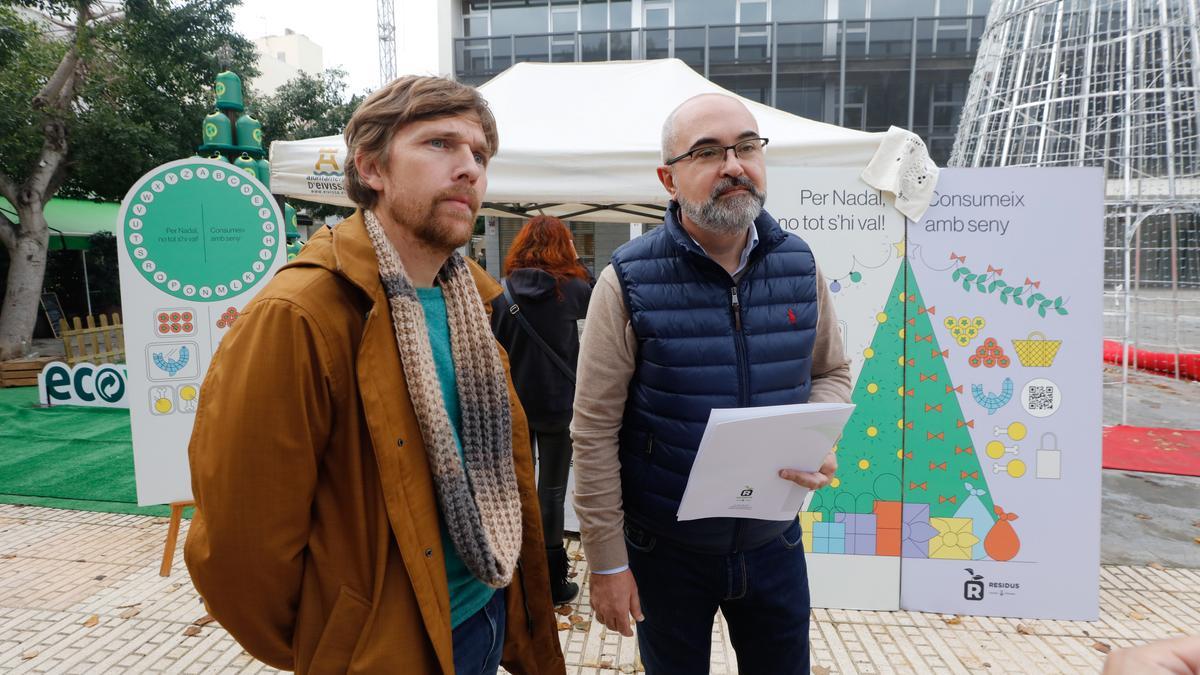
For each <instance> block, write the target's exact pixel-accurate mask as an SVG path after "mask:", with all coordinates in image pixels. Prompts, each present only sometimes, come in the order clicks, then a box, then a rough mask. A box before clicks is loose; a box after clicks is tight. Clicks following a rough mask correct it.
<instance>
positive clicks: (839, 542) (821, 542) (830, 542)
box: [812, 522, 846, 553]
mask: <svg viewBox="0 0 1200 675" xmlns="http://www.w3.org/2000/svg"><path fill="white" fill-rule="evenodd" d="M812 541H813V553H845V552H846V525H845V524H843V523H820V522H818V523H813V534H812Z"/></svg>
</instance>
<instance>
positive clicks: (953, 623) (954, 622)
mask: <svg viewBox="0 0 1200 675" xmlns="http://www.w3.org/2000/svg"><path fill="white" fill-rule="evenodd" d="M942 621H945V622H946V625H947V626H957V625H959V624H960V623H962V617H961V616H958V615H957V614H955V615H954V616H952V617H950V618H949V619H942Z"/></svg>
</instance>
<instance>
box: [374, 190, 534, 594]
mask: <svg viewBox="0 0 1200 675" xmlns="http://www.w3.org/2000/svg"><path fill="white" fill-rule="evenodd" d="M363 216H364V220H365V221H366V225H367V234H368V235H369V236H370V238H371V243H372V244H373V245H374V247H375V255H376V257H377V258H378V259H379V276H380V278H381V279H382V281H383V288H384V291H385V292H386V293H387V298H388V305H389V307H390V308H391V310H392V324H393V326H394V327H395V330H396V344H397V345H399V347H400V360H401V362H402V364H403V367H404V377H405V379H406V380H407V384H408V393H409V396H410V397H411V398H412V403H413V409H414V410H415V412H416V415H417V421H418V423H419V426H420V428H421V437H422V438H423V439H424V441H425V452H426V454H427V455H428V456H429V467H430V469H431V471H432V472H433V481H434V485H435V486H436V488H437V495H438V501H439V502H440V504H441V507H442V517H443V518H444V519H445V521H446V527H447V529H448V530H449V531H450V539H451V540H452V541H453V542H454V547H455V548H456V549H457V550H458V554H459V556H460V557H461V558H462V559H463V562H464V563H466V566H467V569H469V570H471V573H472V574H474V575H475V577H477V578H478V579H479V580H480V581H482V582H484V583H485V584H487V585H488V586H491V587H492V588H503V587H505V586H507V585H508V583H509V582H510V581H511V580H512V575H513V570H514V568H515V567H516V563H517V556H518V554H519V553H520V550H521V497H520V494H519V493H518V490H517V475H516V470H515V468H514V467H513V451H512V418H511V412H510V410H509V407H508V406H509V401H508V381H507V378H506V377H505V374H504V366H503V364H502V363H501V362H500V354H499V351H498V350H497V347H496V341H495V339H494V338H493V336H492V331H491V328H490V326H489V323H488V319H487V316H486V314H485V313H484V308H483V300H482V299H481V298H480V296H479V290H478V289H477V288H476V287H475V281H474V279H473V278H472V277H471V270H470V269H469V268H468V267H467V263H466V262H465V261H464V260H463V258H462V256H461V255H459V254H458V253H457V252H455V253H454V254H453V255H451V256H450V259H449V260H447V261H446V264H445V265H443V266H442V269H441V270H440V271H439V272H438V275H437V281H438V283H439V285H440V286H441V288H442V294H443V296H444V298H445V300H446V315H447V319H448V321H449V324H450V352H451V354H452V355H453V357H454V374H455V377H456V378H457V379H458V398H459V401H460V404H461V408H462V438H461V441H462V450H463V459H465V462H466V466H465V467H464V466H463V459H460V458H459V454H458V446H457V443H455V440H454V432H453V428H452V427H451V423H450V417H449V415H447V414H446V404H445V401H444V400H443V399H442V390H441V384H440V382H439V380H438V375H437V369H436V367H435V365H434V361H433V351H432V349H431V348H430V346H429V333H428V330H427V328H426V324H425V312H424V310H423V309H422V308H421V301H420V300H419V299H418V298H417V291H416V289H415V288H414V287H413V285H412V282H411V281H410V280H409V278H408V274H406V273H405V271H404V266H403V265H402V264H401V263H400V257H399V256H398V255H397V254H396V249H395V247H393V246H392V243H391V241H390V240H388V238H387V236H386V235H385V234H384V231H383V226H382V225H381V224H380V223H379V219H378V218H376V216H375V214H374V213H372V212H371V211H365V212H364V214H363Z"/></svg>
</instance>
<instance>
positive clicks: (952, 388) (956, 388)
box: [946, 384, 962, 394]
mask: <svg viewBox="0 0 1200 675" xmlns="http://www.w3.org/2000/svg"><path fill="white" fill-rule="evenodd" d="M952 391H957V392H958V393H960V394H961V393H962V385H961V384H960V385H958V386H957V387H951V386H950V385H946V393H947V394H949V393H950V392H952Z"/></svg>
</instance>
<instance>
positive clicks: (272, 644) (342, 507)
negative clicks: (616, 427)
mask: <svg viewBox="0 0 1200 675" xmlns="http://www.w3.org/2000/svg"><path fill="white" fill-rule="evenodd" d="M470 265H471V270H472V273H473V274H474V277H475V283H476V285H477V287H478V288H479V292H480V295H481V296H482V299H483V302H484V306H485V307H488V309H489V311H490V305H489V302H490V301H491V300H492V298H494V297H496V296H497V295H499V294H500V287H499V285H498V284H496V283H495V281H494V280H492V278H491V277H489V276H488V275H487V273H486V272H484V271H483V270H481V269H480V268H479V267H478V266H476V265H475V264H474V263H470ZM497 349H500V348H499V346H497ZM500 351H501V354H502V356H503V350H502V349H501V350H500ZM503 361H504V365H505V369H506V370H507V368H508V360H507V356H503ZM509 402H510V406H511V409H512V435H513V455H514V460H515V465H516V470H517V482H518V484H519V487H520V494H521V515H522V527H523V533H524V538H523V542H522V546H521V556H520V563H519V567H518V569H517V572H516V574H515V575H514V577H513V582H512V584H510V585H509V587H508V589H507V591H506V599H507V612H508V615H507V624H506V634H505V643H504V659H503V665H504V667H505V668H506V669H508V670H509V671H511V672H514V673H530V674H534V675H542V674H549V673H562V672H564V670H565V666H564V662H563V657H562V651H561V649H560V647H559V642H558V634H557V623H556V621H555V620H554V615H553V608H552V606H551V600H550V590H549V589H550V584H549V578H548V575H547V572H546V551H545V547H544V544H543V542H542V530H541V519H540V515H539V511H538V500H537V491H536V489H535V486H534V474H533V462H532V459H531V454H530V449H529V436H528V431H527V424H526V420H525V415H524V413H523V412H522V410H521V406H520V403H519V402H518V400H517V397H516V394H515V393H514V392H513V390H512V385H511V382H510V384H509ZM189 457H190V463H191V471H192V490H193V493H194V496H195V500H196V515H195V518H194V520H193V521H192V526H191V530H190V532H189V535H188V539H187V545H186V560H187V566H188V570H189V571H190V572H191V575H192V580H193V581H194V583H195V585H196V588H197V589H198V590H199V592H200V594H201V596H203V598H204V600H205V602H206V603H207V606H208V608H209V611H210V612H211V613H212V615H213V617H214V618H216V620H217V621H219V622H220V623H221V625H222V626H224V627H225V628H226V629H228V630H229V632H230V633H231V634H232V635H233V636H234V637H235V638H236V639H237V641H238V642H239V643H241V645H242V646H243V647H244V648H245V649H246V651H248V652H249V653H250V654H252V655H254V656H255V657H256V658H259V659H261V660H262V661H265V662H266V663H268V664H270V665H272V666H276V667H278V668H285V669H294V670H296V671H297V672H298V673H314V674H319V673H347V672H349V673H447V674H450V673H453V672H454V663H453V655H452V639H451V630H450V599H449V593H448V590H447V585H446V569H445V561H444V557H443V551H442V545H441V538H440V534H439V529H438V503H437V500H436V497H435V493H434V485H433V479H432V476H431V474H430V470H429V465H428V462H427V459H426V455H425V447H424V443H423V442H422V439H421V432H420V429H419V427H418V426H417V419H416V416H415V414H414V412H413V407H412V402H411V400H410V399H409V396H408V394H407V389H406V387H405V378H404V372H403V369H402V366H401V363H400V355H399V352H398V349H397V346H396V337H395V331H394V330H393V327H392V321H391V314H390V310H389V308H388V303H387V298H386V295H385V294H384V290H383V287H382V285H381V283H380V279H379V266H378V263H377V262H376V257H375V251H374V249H373V248H372V246H371V242H370V240H369V239H368V238H367V232H366V228H365V226H364V225H363V220H362V216H361V214H360V213H355V214H354V216H352V217H351V218H349V219H347V220H346V221H344V222H342V223H341V224H339V225H338V226H337V227H336V228H335V229H333V230H328V229H325V230H322V231H321V232H320V233H319V234H317V235H315V236H313V238H312V239H311V240H310V241H309V242H308V244H307V245H306V246H305V248H304V251H303V252H302V253H301V254H300V256H299V257H298V258H297V259H296V260H294V261H292V262H291V263H289V264H288V265H287V266H286V267H285V268H284V269H282V270H281V271H280V272H279V273H278V274H277V275H276V276H275V278H274V279H272V280H271V282H270V284H268V285H267V287H266V288H265V289H264V290H263V291H262V293H261V294H260V295H259V296H258V297H257V298H255V299H254V301H253V302H251V303H250V304H249V305H248V306H247V308H246V309H245V311H244V312H243V314H242V315H241V316H240V317H239V318H238V319H237V323H236V324H235V325H234V327H233V329H232V330H231V331H230V332H229V334H228V335H226V336H225V338H224V341H223V342H222V344H221V348H220V349H219V350H218V353H217V355H216V356H215V358H214V359H213V363H212V366H211V368H210V369H209V371H208V376H207V378H206V379H205V381H204V385H203V387H202V388H201V403H200V408H199V410H198V412H197V414H196V421H195V428H194V431H193V433H192V440H191V445H190V447H189Z"/></svg>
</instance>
